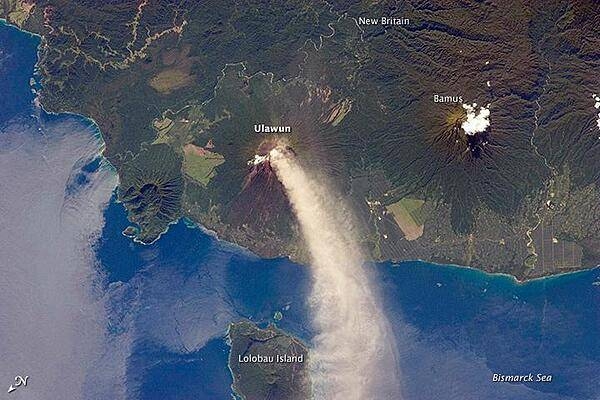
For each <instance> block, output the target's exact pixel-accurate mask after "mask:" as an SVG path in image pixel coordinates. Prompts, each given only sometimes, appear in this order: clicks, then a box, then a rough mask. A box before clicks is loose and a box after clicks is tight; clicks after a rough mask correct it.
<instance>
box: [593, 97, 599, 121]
mask: <svg viewBox="0 0 600 400" xmlns="http://www.w3.org/2000/svg"><path fill="white" fill-rule="evenodd" d="M592 97H593V98H594V102H595V103H594V108H596V109H599V108H600V96H598V95H596V94H593V95H592ZM596 123H597V124H598V129H600V113H598V119H597V120H596Z"/></svg>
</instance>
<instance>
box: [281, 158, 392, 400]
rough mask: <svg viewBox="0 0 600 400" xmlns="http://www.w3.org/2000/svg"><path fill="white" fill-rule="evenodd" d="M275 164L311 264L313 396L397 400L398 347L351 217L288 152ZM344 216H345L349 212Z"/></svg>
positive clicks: (361, 399) (326, 189)
mask: <svg viewBox="0 0 600 400" xmlns="http://www.w3.org/2000/svg"><path fill="white" fill-rule="evenodd" d="M269 159H270V162H271V165H272V166H273V168H274V170H275V171H276V173H277V176H278V178H279V180H280V181H281V183H282V184H283V186H284V187H285V189H286V192H287V195H288V198H289V200H290V202H291V204H292V207H293V209H294V211H295V213H296V216H297V218H298V222H299V224H300V228H301V230H302V234H303V237H304V240H305V242H306V244H307V245H308V249H309V251H310V254H311V258H312V265H311V272H312V280H313V282H312V284H313V286H312V290H311V298H310V301H311V308H312V310H313V318H314V320H313V322H314V324H315V328H316V329H317V336H316V338H315V342H314V348H313V350H312V351H311V353H310V371H311V378H312V382H313V389H314V393H315V397H316V398H319V399H321V398H322V399H344V400H351V399H357V400H358V399H360V400H365V399H384V398H385V399H391V398H394V399H399V398H400V396H399V384H398V371H397V360H396V351H395V342H394V337H393V333H392V332H391V330H390V328H389V323H388V321H387V319H386V317H385V316H384V314H383V312H382V305H381V303H380V302H379V299H378V298H377V296H376V295H375V293H374V291H373V289H372V287H371V285H370V279H369V275H368V273H367V271H366V270H365V269H364V267H363V264H364V257H363V256H362V254H361V251H360V245H359V242H358V240H357V238H356V237H355V235H354V230H353V228H352V226H351V225H352V224H351V222H350V221H351V219H352V218H349V217H348V214H347V210H343V206H342V205H341V203H340V202H339V200H338V199H337V198H336V196H335V195H334V194H333V192H332V191H331V190H329V189H328V188H327V187H326V186H325V185H324V184H322V183H321V181H320V180H318V179H315V178H314V176H311V175H309V174H308V173H307V171H306V170H304V169H303V168H302V166H301V165H300V164H299V163H298V161H297V159H296V158H295V157H294V156H293V155H292V154H291V152H288V151H287V150H285V149H284V148H275V149H274V150H272V151H271V152H270V155H269ZM344 211H346V213H344Z"/></svg>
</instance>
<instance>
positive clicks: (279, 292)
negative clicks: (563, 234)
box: [98, 203, 600, 399]
mask: <svg viewBox="0 0 600 400" xmlns="http://www.w3.org/2000/svg"><path fill="white" fill-rule="evenodd" d="M106 213H107V218H106V220H107V225H106V227H105V232H104V233H105V235H104V236H103V238H102V241H101V244H100V247H99V248H98V254H99V258H100V260H101V261H102V262H103V265H104V266H108V265H110V266H111V267H109V269H110V273H111V275H110V276H112V277H113V278H114V279H117V277H119V279H126V280H127V279H135V278H134V277H135V276H137V275H138V274H148V275H147V276H146V279H148V280H152V279H157V276H163V274H160V273H158V272H157V274H158V275H157V276H155V275H154V272H151V271H150V270H149V269H147V265H148V263H147V261H146V262H144V261H143V260H148V259H149V258H150V257H151V258H152V260H153V261H152V262H151V265H152V268H169V271H170V272H169V275H170V278H169V279H175V280H177V281H179V279H177V278H173V277H174V276H185V277H186V278H185V279H187V280H193V281H195V280H196V279H202V277H210V281H211V285H216V286H217V287H219V286H220V288H221V289H222V290H223V293H226V296H227V300H228V301H225V302H219V303H212V302H208V303H205V302H204V301H203V298H204V296H207V295H209V296H210V295H211V294H207V293H206V292H205V291H203V290H198V291H195V290H193V294H190V295H188V294H184V295H183V297H184V298H187V299H188V300H187V301H189V302H198V304H211V307H213V309H212V310H211V311H210V313H209V314H214V315H217V314H220V313H225V314H230V315H231V317H230V319H231V320H235V319H239V318H251V319H253V320H255V321H256V322H257V323H260V324H265V323H267V322H272V321H273V319H272V316H273V313H274V312H275V311H278V310H279V311H282V312H283V315H284V318H283V320H282V321H281V322H280V323H279V326H280V327H282V328H283V329H286V330H288V331H289V332H292V333H294V334H296V335H298V336H300V337H301V338H303V339H304V340H306V341H307V342H310V338H311V336H312V332H311V329H310V323H309V322H308V321H309V320H310V309H309V308H308V306H307V304H306V295H307V289H308V286H309V285H310V282H309V276H308V273H307V272H308V271H307V268H306V267H303V266H300V265H297V264H294V263H291V262H289V261H287V260H284V259H278V260H262V259H259V258H257V257H255V256H253V255H251V254H248V253H246V252H244V251H243V250H241V249H238V248H236V247H234V246H231V245H228V244H226V243H223V242H220V241H218V240H216V239H215V238H214V237H212V236H209V235H207V234H206V233H203V232H202V231H201V230H199V229H197V228H193V227H192V228H190V227H188V226H187V225H186V224H184V223H183V222H180V223H178V224H177V225H174V226H172V227H171V229H170V230H169V232H168V233H166V234H165V235H164V236H163V237H162V238H161V239H160V240H159V241H158V242H157V243H156V244H154V245H151V246H140V245H135V244H131V243H130V241H129V239H127V238H125V237H123V236H122V235H120V233H119V232H120V230H122V229H124V228H125V227H126V226H127V221H126V219H125V213H124V211H123V210H122V207H121V206H120V205H119V204H117V203H113V204H111V206H110V207H109V208H108V210H107V212H106ZM114 252H116V254H115V253H114ZM109 259H110V260H111V261H110V262H108V261H106V260H109ZM119 259H120V260H122V261H121V262H119V261H116V260H119ZM373 268H374V269H375V270H376V272H377V273H376V276H377V278H376V281H377V282H378V285H377V286H378V287H379V288H380V290H381V291H382V294H383V298H384V304H385V310H386V314H387V315H388V317H389V318H390V319H391V321H392V324H393V327H394V330H395V332H396V335H397V336H398V351H399V364H400V366H401V371H402V373H403V376H404V378H403V380H404V381H405V386H406V390H407V392H408V393H410V397H408V398H423V399H428V398H431V399H433V398H476V397H472V396H474V393H477V392H478V391H479V392H481V393H485V394H486V395H487V396H493V397H489V398H507V399H511V398H515V399H516V398H524V399H527V398H530V399H552V398H565V399H568V398H577V399H594V398H597V396H598V393H600V392H599V386H598V382H597V379H596V373H597V370H598V367H599V366H600V345H599V342H598V333H599V327H600V313H599V311H598V310H599V308H598V306H599V305H600V287H599V286H597V284H595V283H597V282H599V281H600V271H599V270H597V269H596V270H591V271H584V272H580V273H575V274H570V275H564V276H560V277H555V278H549V279H543V280H538V281H534V282H530V283H527V284H517V283H515V281H514V280H512V279H511V278H509V277H506V276H493V275H488V274H485V273H482V272H479V271H476V270H471V269H467V268H459V267H450V266H442V265H432V264H427V263H423V262H406V263H402V264H399V265H396V264H391V263H382V264H379V265H375V266H373ZM185 279H184V280H185ZM163 284H164V289H165V290H168V288H170V287H171V284H170V283H168V282H163ZM195 287H201V285H198V284H196V283H194V284H192V285H191V286H190V287H189V288H188V287H187V285H186V284H183V285H182V286H180V290H181V291H182V292H184V293H187V292H188V290H190V289H192V288H195ZM215 295H217V294H215ZM163 296H164V295H163ZM173 296H178V295H177V294H173ZM188 296H189V297H188ZM148 300H150V299H148ZM288 307H289V309H288ZM204 311H205V310H204ZM159 314H160V311H158V310H157V311H156V316H157V317H158V315H159ZM150 320H153V319H152V318H150ZM155 322H156V321H155ZM224 322H225V321H224ZM194 323H195V322H191V324H194ZM224 328H225V325H223V326H222V327H221V329H222V332H223V333H224ZM146 345H148V343H145V344H144V346H146ZM210 346H214V342H213V343H212V344H210ZM150 347H152V346H150ZM140 351H142V352H146V351H147V349H146V347H143V350H140ZM212 354H214V355H215V356H214V358H210V363H209V364H207V365H204V366H203V367H200V366H199V365H195V366H192V364H186V366H185V367H184V366H180V367H181V368H184V370H187V368H200V369H202V368H203V369H202V373H209V374H210V373H212V371H213V370H214V371H222V368H221V367H222V363H224V362H226V354H225V352H223V349H222V348H221V347H218V346H216V347H215V348H214V350H213V353H212ZM171 356H172V355H171ZM154 357H156V354H154V355H153V356H152V357H151V358H150V359H148V360H146V362H147V363H149V364H153V365H154V361H156V359H155V358H154ZM164 366H165V374H167V375H166V376H168V374H170V373H174V374H179V373H183V371H178V372H174V371H173V366H172V365H171V364H170V363H166V364H165V365H164ZM154 368H156V367H154ZM142 370H143V368H142ZM530 372H531V373H534V374H537V373H541V374H544V375H546V374H551V375H552V376H553V382H552V383H533V384H527V385H526V386H525V385H513V384H507V383H492V382H491V380H492V374H493V373H499V374H528V373H530ZM199 374H201V373H199ZM150 376H153V375H150ZM163 379H167V378H166V377H165V376H163ZM427 386H429V387H427ZM448 387H451V388H452V390H451V391H450V393H452V391H454V392H455V393H456V394H455V395H452V397H437V396H440V394H441V393H443V390H444V388H448ZM469 388H470V389H469ZM519 388H524V389H530V390H520V389H519ZM194 390H198V388H197V387H194V389H193V390H192V391H190V392H189V393H190V394H192V393H197V392H195V391H194ZM145 395H148V394H145ZM514 396H518V397H514ZM148 398H153V397H151V396H150V397H148ZM174 398H176V397H174ZM200 398H202V397H200ZM207 398H210V397H207ZM215 398H218V397H215Z"/></svg>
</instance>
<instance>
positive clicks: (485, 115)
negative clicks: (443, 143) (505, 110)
mask: <svg viewBox="0 0 600 400" xmlns="http://www.w3.org/2000/svg"><path fill="white" fill-rule="evenodd" d="M462 106H463V108H464V109H465V110H466V111H467V120H466V121H465V122H463V123H462V125H461V128H462V129H463V130H464V131H465V133H466V134H467V135H474V134H476V133H479V132H483V131H485V130H486V129H487V128H488V127H489V126H490V109H489V106H490V105H489V104H488V106H487V107H479V111H477V103H473V104H472V105H470V104H463V105H462Z"/></svg>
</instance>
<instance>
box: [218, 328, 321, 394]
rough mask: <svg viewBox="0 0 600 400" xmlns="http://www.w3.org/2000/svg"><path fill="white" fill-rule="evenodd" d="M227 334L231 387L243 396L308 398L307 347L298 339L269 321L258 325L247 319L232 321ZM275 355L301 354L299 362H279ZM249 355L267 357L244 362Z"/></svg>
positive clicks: (309, 390) (309, 389) (309, 391)
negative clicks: (267, 324) (231, 378)
mask: <svg viewBox="0 0 600 400" xmlns="http://www.w3.org/2000/svg"><path fill="white" fill-rule="evenodd" d="M228 338H229V342H230V345H231V351H230V352H229V368H230V369H231V373H232V375H233V389H234V391H235V392H236V393H237V394H238V395H239V396H241V397H242V398H243V399H246V400H254V399H256V400H263V399H271V400H279V399H280V400H305V399H309V398H310V393H311V386H310V381H309V377H308V367H307V362H308V349H307V348H306V346H305V345H304V344H303V343H302V342H301V341H300V340H298V339H296V338H294V337H293V336H290V335H287V334H286V333H284V332H282V331H281V330H279V329H277V328H275V327H274V326H272V325H271V326H268V327H267V328H265V329H260V328H258V327H257V326H256V325H254V324H253V323H252V322H250V321H241V322H237V323H233V324H231V325H230V326H229V333H228ZM277 355H280V356H282V355H287V356H292V357H302V358H301V362H280V361H279V362H278V358H277ZM250 356H260V357H261V358H263V360H265V359H266V360H267V361H256V362H246V360H247V359H245V357H250ZM271 357H272V359H271ZM240 359H241V360H242V362H240ZM271 360H272V361H271Z"/></svg>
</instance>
